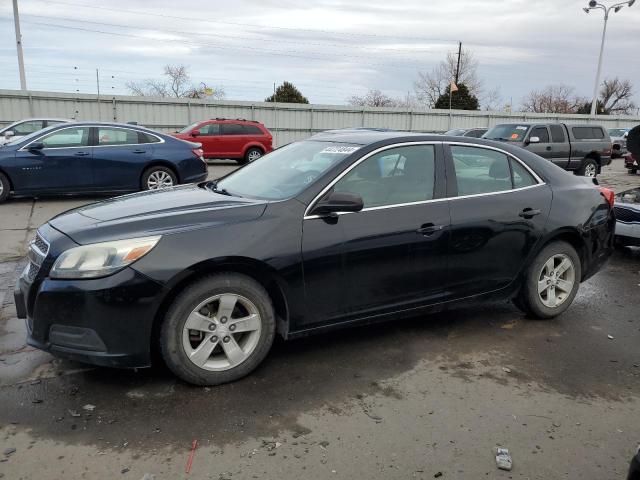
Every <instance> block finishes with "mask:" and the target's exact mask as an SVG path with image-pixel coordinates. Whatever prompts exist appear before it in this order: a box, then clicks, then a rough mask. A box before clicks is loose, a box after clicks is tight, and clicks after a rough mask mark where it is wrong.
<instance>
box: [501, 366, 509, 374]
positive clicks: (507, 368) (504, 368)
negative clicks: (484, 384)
mask: <svg viewBox="0 0 640 480" xmlns="http://www.w3.org/2000/svg"><path fill="white" fill-rule="evenodd" d="M502 371H503V372H504V373H511V369H510V368H509V367H502Z"/></svg>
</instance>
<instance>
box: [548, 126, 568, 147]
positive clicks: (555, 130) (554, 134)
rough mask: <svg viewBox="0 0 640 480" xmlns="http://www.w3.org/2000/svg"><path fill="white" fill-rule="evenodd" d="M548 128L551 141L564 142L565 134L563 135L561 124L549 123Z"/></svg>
mask: <svg viewBox="0 0 640 480" xmlns="http://www.w3.org/2000/svg"><path fill="white" fill-rule="evenodd" d="M549 130H551V141H552V142H553V143H564V142H565V138H566V137H565V135H564V127H563V126H562V125H557V124H556V125H549Z"/></svg>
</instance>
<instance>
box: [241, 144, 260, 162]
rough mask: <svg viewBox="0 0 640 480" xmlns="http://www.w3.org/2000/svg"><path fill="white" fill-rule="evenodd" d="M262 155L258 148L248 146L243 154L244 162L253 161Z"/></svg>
mask: <svg viewBox="0 0 640 480" xmlns="http://www.w3.org/2000/svg"><path fill="white" fill-rule="evenodd" d="M262 155H263V152H262V150H261V149H259V148H256V147H254V148H250V149H249V150H247V153H245V154H244V163H251V162H255V161H256V160H257V159H259V158H260V157H261V156H262Z"/></svg>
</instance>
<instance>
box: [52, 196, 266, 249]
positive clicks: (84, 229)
mask: <svg viewBox="0 0 640 480" xmlns="http://www.w3.org/2000/svg"><path fill="white" fill-rule="evenodd" d="M266 205H267V202H266V201H264V200H251V199H247V198H240V197H230V196H228V195H222V194H218V193H214V192H212V191H210V190H208V189H206V188H201V187H199V186H198V185H184V186H179V187H173V188H169V189H165V190H152V191H146V192H140V193H134V194H131V195H123V196H121V197H115V198H112V199H109V200H105V201H102V202H98V203H92V204H89V205H85V206H83V207H79V208H76V209H73V210H69V211H68V212H65V213H62V214H60V215H58V216H56V217H54V218H52V219H51V220H49V224H50V225H51V226H52V227H54V228H55V229H56V230H58V231H60V232H62V233H64V234H65V235H67V236H68V237H70V238H71V239H72V240H73V241H75V242H77V243H79V244H81V245H83V244H87V243H97V242H104V241H109V240H118V239H124V238H134V237H144V236H149V235H162V234H169V233H177V232H180V231H184V230H192V229H199V228H205V227H210V226H217V225H223V224H228V223H237V222H244V221H249V220H253V219H255V218H258V217H260V216H261V215H262V214H263V213H264V210H265V208H266Z"/></svg>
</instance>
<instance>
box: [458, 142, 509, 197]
mask: <svg viewBox="0 0 640 480" xmlns="http://www.w3.org/2000/svg"><path fill="white" fill-rule="evenodd" d="M451 155H452V156H453V165H454V168H455V172H456V183H457V185H458V196H463V195H478V194H482V193H495V192H503V191H505V190H511V186H512V185H511V170H510V168H509V158H508V157H507V155H505V154H504V153H501V152H496V151H495V150H489V149H487V148H479V147H463V146H460V145H451Z"/></svg>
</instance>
